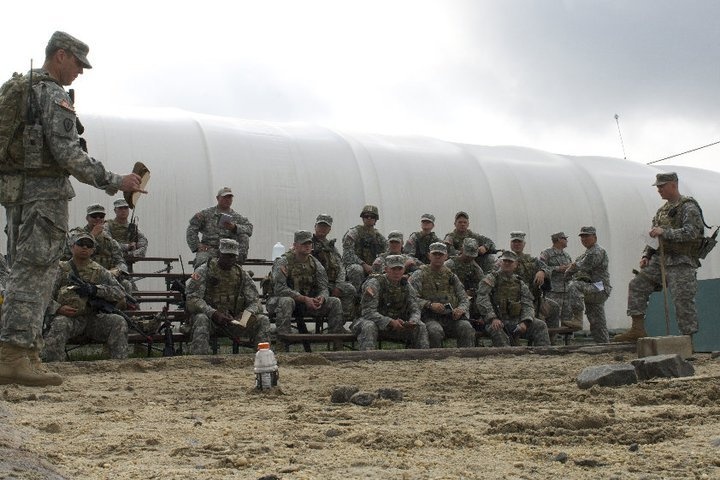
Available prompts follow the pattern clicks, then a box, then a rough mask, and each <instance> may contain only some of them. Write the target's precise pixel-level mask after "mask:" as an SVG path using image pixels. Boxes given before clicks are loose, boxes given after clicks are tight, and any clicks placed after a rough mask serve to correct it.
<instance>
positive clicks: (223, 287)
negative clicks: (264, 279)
mask: <svg viewBox="0 0 720 480" xmlns="http://www.w3.org/2000/svg"><path fill="white" fill-rule="evenodd" d="M205 283H206V285H205V297H204V300H205V301H206V302H207V303H208V305H210V306H211V307H213V308H215V309H217V310H220V311H221V312H226V313H230V314H231V315H240V314H241V313H242V311H243V310H245V295H243V274H242V268H241V267H240V265H238V264H236V263H235V264H233V265H232V267H231V268H230V270H223V269H222V268H220V267H219V266H218V261H217V259H216V258H213V259H211V260H210V262H209V263H208V267H207V280H206V282H205Z"/></svg>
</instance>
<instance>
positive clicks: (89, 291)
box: [75, 282, 98, 298]
mask: <svg viewBox="0 0 720 480" xmlns="http://www.w3.org/2000/svg"><path fill="white" fill-rule="evenodd" d="M97 290H98V289H97V286H96V285H93V284H92V283H87V282H85V283H82V284H80V285H78V286H77V287H76V288H75V291H76V292H77V294H78V295H80V296H81V297H86V298H90V297H94V296H95V295H97Z"/></svg>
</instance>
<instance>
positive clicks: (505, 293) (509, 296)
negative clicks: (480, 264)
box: [490, 274, 523, 320]
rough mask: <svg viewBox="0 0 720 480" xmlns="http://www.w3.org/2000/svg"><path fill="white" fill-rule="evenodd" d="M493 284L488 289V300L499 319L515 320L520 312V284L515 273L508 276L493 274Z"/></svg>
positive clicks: (520, 281) (521, 282)
mask: <svg viewBox="0 0 720 480" xmlns="http://www.w3.org/2000/svg"><path fill="white" fill-rule="evenodd" d="M494 276H495V286H494V287H493V288H492V290H491V291H490V301H491V302H492V304H493V307H494V308H495V313H497V315H498V317H500V319H501V320H516V319H517V318H518V317H519V316H520V314H521V313H522V302H521V300H522V284H523V281H522V280H521V279H520V277H518V276H517V275H513V276H512V277H510V278H508V277H506V276H504V275H498V274H495V275H494Z"/></svg>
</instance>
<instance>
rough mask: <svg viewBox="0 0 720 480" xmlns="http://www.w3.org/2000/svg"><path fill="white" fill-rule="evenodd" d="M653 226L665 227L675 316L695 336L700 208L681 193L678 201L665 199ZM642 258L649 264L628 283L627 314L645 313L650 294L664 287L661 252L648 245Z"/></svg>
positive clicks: (668, 269) (664, 244)
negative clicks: (672, 201) (647, 259)
mask: <svg viewBox="0 0 720 480" xmlns="http://www.w3.org/2000/svg"><path fill="white" fill-rule="evenodd" d="M653 226H654V227H662V228H663V229H664V233H663V234H662V237H660V240H661V241H662V242H663V243H662V246H663V248H664V250H665V252H664V254H665V275H666V278H667V286H668V289H669V290H670V293H671V294H672V299H673V303H674V304H675V316H676V318H677V323H678V327H679V329H680V331H681V332H682V333H683V334H684V335H692V334H693V333H695V332H697V330H698V319H697V310H696V308H695V294H696V293H697V268H698V267H699V266H700V260H699V259H698V256H697V249H698V247H699V242H700V240H701V239H702V238H703V235H704V233H705V229H704V226H703V219H702V214H701V211H700V207H699V206H698V204H697V203H696V202H695V200H693V199H692V198H691V197H686V196H681V197H680V199H679V200H678V201H677V202H674V203H670V202H666V203H665V204H664V205H663V206H662V207H660V209H659V210H658V211H657V213H656V214H655V217H653ZM643 257H648V258H650V261H649V263H648V265H647V266H646V267H645V268H643V269H642V270H641V271H640V274H639V275H636V276H635V278H633V279H632V280H631V281H630V284H629V286H628V310H627V313H628V315H631V316H635V315H645V310H646V309H647V303H648V299H649V297H650V294H651V293H652V292H653V291H655V290H657V289H659V288H662V275H661V271H660V253H659V252H657V251H655V250H653V249H651V248H649V247H648V248H646V249H645V251H644V252H643Z"/></svg>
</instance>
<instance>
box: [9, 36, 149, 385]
mask: <svg viewBox="0 0 720 480" xmlns="http://www.w3.org/2000/svg"><path fill="white" fill-rule="evenodd" d="M88 51H89V48H88V46H87V45H86V44H85V43H83V42H81V41H80V40H78V39H77V38H75V37H72V36H70V35H68V34H67V33H65V32H55V33H53V35H52V37H50V41H49V42H48V44H47V47H46V48H45V62H44V64H43V66H42V68H41V69H36V70H33V71H32V85H30V78H29V77H30V75H26V76H22V75H17V76H13V78H12V79H10V80H9V81H8V82H6V83H5V85H3V87H2V88H1V89H0V103H1V104H2V109H0V130H1V131H2V132H3V135H0V138H2V139H3V142H5V143H3V144H2V145H0V203H2V205H3V206H4V207H5V212H6V218H7V227H6V230H5V231H6V232H7V236H8V256H9V258H10V264H11V267H12V269H11V272H10V276H9V279H8V283H7V285H6V296H5V299H4V303H3V305H2V329H1V330H0V385H4V384H9V383H15V384H20V385H31V386H43V385H58V384H60V383H62V377H60V376H59V375H58V374H56V373H50V372H47V371H46V370H45V369H44V367H43V366H42V364H41V362H40V357H39V352H40V351H41V350H42V347H43V339H42V325H43V318H44V314H45V309H46V307H47V305H48V302H49V301H50V295H51V294H52V289H53V282H54V280H55V276H56V275H55V274H56V272H57V268H58V260H59V259H60V257H61V256H62V254H63V250H64V245H65V242H66V232H67V229H68V225H67V224H68V201H69V200H70V199H71V198H72V197H74V196H75V191H74V190H73V187H72V185H71V183H70V180H69V177H70V176H71V175H72V176H73V177H75V178H76V179H78V180H79V181H81V182H83V183H86V184H88V185H92V186H93V187H96V188H99V189H101V190H105V191H106V192H107V193H108V194H110V195H114V194H115V193H117V191H118V190H122V191H124V192H136V191H143V190H142V188H141V187H140V176H139V175H136V174H133V173H131V174H129V175H125V176H124V177H122V176H120V175H117V174H114V173H112V172H109V171H107V170H106V169H105V167H103V165H102V163H100V162H98V161H96V160H94V159H92V158H90V156H89V155H88V154H87V152H85V151H84V144H83V143H81V141H80V140H81V139H80V137H79V133H81V130H82V126H81V125H80V122H79V121H78V119H77V117H76V116H75V109H74V105H73V101H72V99H71V98H70V96H69V95H68V93H67V92H66V91H65V89H64V88H63V87H64V86H68V85H71V84H72V83H73V81H74V80H75V78H77V76H78V75H81V74H82V73H83V70H84V69H86V68H91V66H90V63H89V62H88V59H87V54H88ZM30 86H31V88H29V87H30ZM28 90H30V94H29V95H28V93H27V92H28ZM28 96H29V97H30V98H29V100H30V101H27V100H28V98H27V97H28ZM28 106H29V107H30V108H28ZM26 146H27V147H26ZM33 147H35V148H33Z"/></svg>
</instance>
